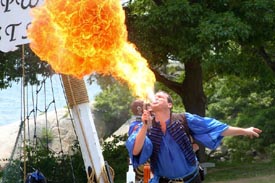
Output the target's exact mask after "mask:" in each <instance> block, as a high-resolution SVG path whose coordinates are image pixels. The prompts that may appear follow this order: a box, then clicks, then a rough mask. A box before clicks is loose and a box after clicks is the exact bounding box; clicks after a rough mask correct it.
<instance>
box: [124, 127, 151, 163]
mask: <svg viewBox="0 0 275 183" xmlns="http://www.w3.org/2000/svg"><path fill="white" fill-rule="evenodd" d="M141 126H142V124H138V125H137V127H136V128H131V129H134V130H132V131H133V132H132V133H131V134H130V135H129V137H128V139H127V141H126V144H125V145H126V148H127V150H128V153H129V157H130V159H131V162H132V164H133V167H134V168H136V167H138V166H139V165H141V164H144V163H146V162H147V160H148V159H149V158H150V156H151V154H152V152H153V144H152V142H151V140H150V139H149V138H148V137H147V136H146V138H145V141H144V145H143V148H142V150H141V152H140V154H139V155H138V156H134V155H133V148H134V144H135V140H136V137H137V134H138V132H139V130H140V128H141Z"/></svg>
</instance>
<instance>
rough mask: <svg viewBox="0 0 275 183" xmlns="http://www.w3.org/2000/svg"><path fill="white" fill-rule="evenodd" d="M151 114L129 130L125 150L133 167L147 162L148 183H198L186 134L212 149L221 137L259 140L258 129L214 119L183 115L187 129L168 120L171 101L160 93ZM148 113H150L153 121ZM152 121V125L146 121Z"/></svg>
mask: <svg viewBox="0 0 275 183" xmlns="http://www.w3.org/2000/svg"><path fill="white" fill-rule="evenodd" d="M150 107H151V110H152V111H148V110H144V111H143V114H142V121H141V122H140V123H133V124H132V125H131V126H130V129H131V132H130V133H129V137H128V139H127V141H126V147H127V149H128V152H129V156H130V158H131V162H132V163H133V166H134V167H138V166H139V165H141V164H144V163H145V162H147V161H148V160H149V159H150V166H151V170H152V173H153V178H152V179H151V180H150V183H168V182H169V183H173V182H177V183H180V182H184V183H200V182H201V180H200V175H199V171H198V160H197V158H196V155H195V153H194V151H193V148H192V144H191V141H190V138H189V136H188V133H187V130H190V133H191V134H192V137H193V138H194V139H195V140H196V141H198V142H200V143H202V144H203V145H204V146H205V147H208V148H210V149H215V148H217V147H218V146H219V145H220V142H221V141H222V139H223V137H224V136H238V135H244V136H249V137H251V138H253V137H259V134H260V133H261V130H260V129H258V128H254V127H250V128H239V127H232V126H229V125H227V124H225V123H222V122H220V121H218V120H216V119H213V118H209V117H201V116H198V115H194V114H190V113H187V112H186V113H184V116H185V119H186V124H187V126H188V129H187V128H186V127H185V126H184V125H183V123H182V121H180V120H173V118H172V107H173V103H172V98H171V97H170V95H169V94H167V93H166V92H164V91H159V92H157V93H156V94H155V101H154V102H152V103H151V104H150ZM151 112H153V113H154V118H153V120H152V119H151V118H152V115H151ZM151 120H152V124H150V125H149V124H148V121H151Z"/></svg>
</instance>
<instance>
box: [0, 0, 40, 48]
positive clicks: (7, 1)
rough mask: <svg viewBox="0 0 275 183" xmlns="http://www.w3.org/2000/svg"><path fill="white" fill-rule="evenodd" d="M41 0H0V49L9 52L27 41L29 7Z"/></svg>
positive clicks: (29, 18) (29, 21)
mask: <svg viewBox="0 0 275 183" xmlns="http://www.w3.org/2000/svg"><path fill="white" fill-rule="evenodd" d="M42 2H43V0H0V51H3V52H9V51H14V50H16V49H17V47H16V46H17V45H22V44H26V43H29V40H28V38H27V28H28V26H29V25H30V23H31V16H30V9H31V8H33V7H36V6H38V5H40V4H42Z"/></svg>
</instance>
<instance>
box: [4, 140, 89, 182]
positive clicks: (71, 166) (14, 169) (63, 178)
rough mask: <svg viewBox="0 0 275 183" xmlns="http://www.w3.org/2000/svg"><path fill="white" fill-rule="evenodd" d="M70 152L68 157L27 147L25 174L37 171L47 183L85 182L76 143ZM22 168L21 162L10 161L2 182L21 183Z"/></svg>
mask: <svg viewBox="0 0 275 183" xmlns="http://www.w3.org/2000/svg"><path fill="white" fill-rule="evenodd" d="M72 152H73V153H72V155H68V154H64V153H62V152H59V153H57V152H54V151H51V150H50V149H47V148H44V147H42V146H32V145H28V146H27V147H26V156H27V160H26V162H25V163H26V172H27V173H32V172H34V171H35V170H39V171H40V172H42V173H43V174H44V176H45V177H46V179H47V182H48V183H70V182H71V183H74V182H79V183H80V182H87V176H86V171H85V168H84V163H83V159H82V154H81V152H80V149H79V144H78V143H75V145H74V146H73V147H72ZM20 167H21V168H20ZM23 167H24V162H23V160H21V161H20V160H13V161H11V163H10V164H9V165H8V166H7V167H6V168H5V169H4V175H3V181H4V182H5V183H10V182H14V183H17V182H18V183H22V182H23V180H22V179H23V172H22V170H23ZM20 177H21V178H20ZM4 182H3V183H4Z"/></svg>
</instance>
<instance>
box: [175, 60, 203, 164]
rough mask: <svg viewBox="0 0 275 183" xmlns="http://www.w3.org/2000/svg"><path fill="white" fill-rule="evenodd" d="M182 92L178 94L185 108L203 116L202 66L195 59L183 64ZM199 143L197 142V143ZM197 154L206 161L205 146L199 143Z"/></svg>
mask: <svg viewBox="0 0 275 183" xmlns="http://www.w3.org/2000/svg"><path fill="white" fill-rule="evenodd" d="M183 89H184V92H182V94H181V95H180V96H181V98H182V101H183V104H184V106H185V110H186V111H187V112H190V113H192V114H197V115H200V116H205V105H206V97H205V95H204V92H203V83H202V68H201V65H200V63H199V61H197V60H193V61H189V62H187V63H186V64H185V79H184V81H183ZM198 144H199V143H198ZM199 147H200V149H199V151H197V156H198V159H199V161H200V162H205V161H206V154H205V147H204V146H203V145H201V144H199Z"/></svg>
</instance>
